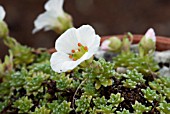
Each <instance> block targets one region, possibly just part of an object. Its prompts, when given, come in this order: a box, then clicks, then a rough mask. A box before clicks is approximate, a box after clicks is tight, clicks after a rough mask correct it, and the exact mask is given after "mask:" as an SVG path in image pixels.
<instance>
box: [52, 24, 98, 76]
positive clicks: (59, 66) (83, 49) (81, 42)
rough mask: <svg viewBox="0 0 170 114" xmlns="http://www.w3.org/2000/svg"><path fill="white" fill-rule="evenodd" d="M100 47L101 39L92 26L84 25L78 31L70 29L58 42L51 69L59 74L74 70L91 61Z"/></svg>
mask: <svg viewBox="0 0 170 114" xmlns="http://www.w3.org/2000/svg"><path fill="white" fill-rule="evenodd" d="M99 45H100V37H99V36H98V35H96V34H95V31H94V29H93V28H92V27H91V26H90V25H83V26H81V27H80V28H78V29H75V28H70V29H68V30H67V31H66V32H64V33H63V34H62V35H61V36H60V37H59V38H58V39H57V40H56V43H55V49H56V50H57V52H55V53H53V54H52V56H51V59H50V63H51V67H52V69H53V70H54V71H56V72H58V73H61V72H66V71H68V70H72V69H74V68H75V67H76V66H78V65H79V64H80V63H82V62H83V61H85V60H88V59H90V58H91V57H92V56H93V55H94V54H95V53H96V52H97V50H98V48H99Z"/></svg>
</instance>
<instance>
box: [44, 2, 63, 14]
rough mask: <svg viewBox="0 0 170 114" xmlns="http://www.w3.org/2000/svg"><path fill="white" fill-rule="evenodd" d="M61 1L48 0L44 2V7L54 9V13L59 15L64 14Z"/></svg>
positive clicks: (49, 9)
mask: <svg viewBox="0 0 170 114" xmlns="http://www.w3.org/2000/svg"><path fill="white" fill-rule="evenodd" d="M63 3H64V0H49V1H48V2H47V3H46V4H45V9H46V10H47V11H55V14H56V15H58V16H59V15H60V16H61V15H63V14H64V11H63Z"/></svg>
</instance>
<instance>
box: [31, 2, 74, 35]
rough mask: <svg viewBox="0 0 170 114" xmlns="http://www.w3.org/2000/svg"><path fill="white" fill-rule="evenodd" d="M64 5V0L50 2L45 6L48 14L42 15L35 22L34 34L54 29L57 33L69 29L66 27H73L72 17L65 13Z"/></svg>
mask: <svg viewBox="0 0 170 114" xmlns="http://www.w3.org/2000/svg"><path fill="white" fill-rule="evenodd" d="M63 3H64V0H49V1H48V2H47V3H46V4H45V10H46V12H44V13H42V14H40V15H39V16H38V17H37V19H36V20H35V21H34V26H35V28H34V30H33V33H35V32H37V31H39V30H41V29H43V28H44V30H45V31H48V30H54V29H56V31H57V30H58V29H67V27H65V26H71V25H72V23H71V22H70V21H71V17H70V15H68V14H66V13H65V12H64V10H63ZM70 23H71V24H70ZM69 24H70V25H69ZM59 31H62V30H59Z"/></svg>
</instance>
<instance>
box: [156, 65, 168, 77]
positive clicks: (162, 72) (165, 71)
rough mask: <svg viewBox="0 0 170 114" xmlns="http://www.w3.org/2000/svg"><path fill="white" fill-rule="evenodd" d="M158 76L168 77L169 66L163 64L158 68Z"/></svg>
mask: <svg viewBox="0 0 170 114" xmlns="http://www.w3.org/2000/svg"><path fill="white" fill-rule="evenodd" d="M159 73H160V76H165V77H170V68H168V67H166V66H164V67H163V68H161V69H160V70H159Z"/></svg>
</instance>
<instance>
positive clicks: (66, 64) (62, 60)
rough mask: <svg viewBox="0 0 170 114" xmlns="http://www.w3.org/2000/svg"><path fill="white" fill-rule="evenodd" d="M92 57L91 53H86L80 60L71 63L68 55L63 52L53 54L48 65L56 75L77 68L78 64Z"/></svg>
mask: <svg viewBox="0 0 170 114" xmlns="http://www.w3.org/2000/svg"><path fill="white" fill-rule="evenodd" d="M92 56H93V53H90V52H86V53H85V54H84V55H83V56H82V57H81V58H80V59H78V60H77V61H72V60H71V59H70V58H69V55H67V54H65V53H63V52H55V53H53V54H52V56H51V59H50V63H51V68H52V69H53V70H54V71H55V72H58V73H61V72H66V71H68V70H73V69H74V68H75V67H77V66H78V65H79V64H80V63H82V62H83V61H85V60H88V59H90V58H91V57H92Z"/></svg>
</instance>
